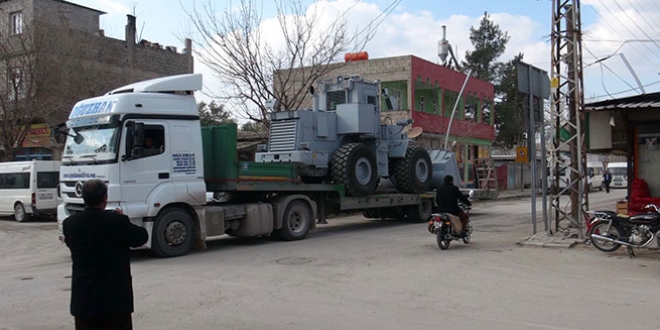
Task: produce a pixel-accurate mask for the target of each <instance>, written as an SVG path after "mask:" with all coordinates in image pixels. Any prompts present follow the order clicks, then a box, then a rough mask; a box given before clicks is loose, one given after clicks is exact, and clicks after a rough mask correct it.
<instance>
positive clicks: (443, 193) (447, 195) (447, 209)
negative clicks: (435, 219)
mask: <svg viewBox="0 0 660 330" xmlns="http://www.w3.org/2000/svg"><path fill="white" fill-rule="evenodd" d="M435 199H436V202H437V203H438V212H441V213H450V214H453V215H458V214H459V213H461V209H460V208H459V207H458V201H459V200H460V201H461V202H463V203H465V204H466V205H467V206H470V205H472V203H470V200H468V199H467V197H465V195H463V194H462V193H461V191H460V190H459V189H458V187H456V186H454V185H452V184H443V185H442V186H441V187H440V189H438V193H437V195H436V196H435Z"/></svg>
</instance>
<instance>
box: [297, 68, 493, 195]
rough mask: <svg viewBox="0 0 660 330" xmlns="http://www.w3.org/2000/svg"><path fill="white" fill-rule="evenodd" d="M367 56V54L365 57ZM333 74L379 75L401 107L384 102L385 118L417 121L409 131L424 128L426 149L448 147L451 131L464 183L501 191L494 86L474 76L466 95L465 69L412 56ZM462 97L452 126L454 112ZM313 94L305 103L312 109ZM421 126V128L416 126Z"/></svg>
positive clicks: (421, 137) (420, 141) (368, 77)
mask: <svg viewBox="0 0 660 330" xmlns="http://www.w3.org/2000/svg"><path fill="white" fill-rule="evenodd" d="M363 57H366V56H363ZM332 66H333V70H332V72H331V73H330V74H329V77H328V78H334V77H337V76H352V75H359V76H361V77H363V78H364V79H365V80H367V81H372V80H379V81H380V82H381V84H382V88H383V89H387V90H388V93H389V95H390V96H391V98H393V99H394V100H396V102H394V104H396V108H394V109H392V110H386V109H387V107H386V105H385V104H383V105H382V107H381V108H382V109H383V112H382V114H381V116H382V122H386V123H388V124H390V123H396V122H397V121H398V120H402V119H412V120H413V121H414V122H413V124H412V125H411V126H409V127H407V129H408V130H411V129H412V128H417V127H419V128H420V129H422V133H421V135H419V136H418V137H416V138H415V140H416V141H417V143H418V144H419V145H422V146H424V147H426V148H443V146H444V144H445V139H446V134H447V130H449V141H448V148H449V149H452V150H453V151H454V152H455V153H456V155H457V158H458V162H459V168H460V169H461V171H462V174H463V178H462V179H463V182H464V183H465V185H466V186H467V187H470V188H484V189H486V190H489V189H490V190H494V191H497V181H496V178H495V175H496V174H495V170H494V168H493V163H492V159H491V157H490V155H491V146H492V144H493V141H494V140H495V128H494V124H495V122H494V120H495V112H494V108H493V99H494V93H495V92H494V86H493V85H492V84H491V83H489V82H486V81H483V80H480V79H476V78H470V79H469V80H468V82H467V85H466V87H465V90H464V91H463V94H462V95H459V92H460V90H461V86H462V85H463V82H464V81H465V78H466V76H465V74H463V73H460V72H457V71H454V70H452V69H449V68H446V67H444V66H441V65H438V64H435V63H432V62H429V61H427V60H424V59H421V58H418V57H416V56H413V55H407V56H397V57H389V58H378V59H365V60H359V61H349V62H344V63H336V64H332ZM457 99H458V100H459V103H458V107H457V109H456V113H455V115H454V119H453V121H452V124H451V127H450V126H449V122H450V117H451V112H452V109H453V107H454V103H455V102H456V100H457ZM311 104H312V98H311V96H309V97H308V100H306V103H305V104H304V106H305V107H308V108H311ZM417 130H419V129H417Z"/></svg>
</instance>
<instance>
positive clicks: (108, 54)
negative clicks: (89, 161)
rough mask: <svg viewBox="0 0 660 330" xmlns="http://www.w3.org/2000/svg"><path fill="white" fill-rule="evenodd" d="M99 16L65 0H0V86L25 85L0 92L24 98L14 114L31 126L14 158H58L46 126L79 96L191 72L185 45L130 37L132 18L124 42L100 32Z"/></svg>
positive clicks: (188, 43) (58, 119)
mask: <svg viewBox="0 0 660 330" xmlns="http://www.w3.org/2000/svg"><path fill="white" fill-rule="evenodd" d="M103 14H104V12H102V11H99V10H96V9H93V8H88V7H84V6H80V5H77V4H74V3H71V2H68V1H64V0H0V43H2V44H3V45H9V46H10V47H6V49H5V51H4V52H2V49H3V48H5V47H0V61H1V62H2V63H1V64H0V76H1V77H2V80H1V81H20V84H28V85H30V86H23V85H21V86H20V87H21V88H24V89H25V92H24V93H23V92H22V91H21V90H20V88H19V89H18V91H19V92H18V93H16V91H11V90H10V88H9V85H10V84H9V83H8V84H7V85H6V86H5V85H4V84H0V93H3V95H4V96H5V97H6V98H7V99H12V98H13V97H18V98H25V100H26V102H22V103H23V104H24V106H23V108H21V109H20V111H22V112H23V113H24V114H25V121H31V122H33V123H34V122H35V121H36V122H37V125H35V126H32V127H31V128H30V130H29V132H28V135H27V136H26V139H25V141H24V143H23V144H22V146H21V147H22V148H21V149H22V150H21V151H20V152H19V154H18V155H17V156H16V159H33V158H36V159H60V155H59V149H61V145H58V144H57V143H55V142H57V141H53V140H52V139H50V138H49V136H50V130H49V127H52V126H53V125H57V124H60V123H62V122H64V121H65V120H66V118H67V117H68V113H69V111H70V110H71V108H72V107H73V105H74V104H75V102H77V101H79V100H81V99H84V98H89V97H94V96H98V95H101V94H103V93H105V92H107V91H110V90H112V89H114V88H116V87H119V86H122V85H126V84H129V83H132V82H135V81H140V80H146V79H151V78H157V77H162V76H168V75H175V74H184V73H192V72H193V57H192V49H191V47H192V42H191V41H190V40H186V41H185V45H184V47H183V49H181V50H179V49H177V48H176V47H173V46H166V47H165V46H162V45H160V44H158V43H157V42H149V41H147V40H137V33H136V18H135V17H134V16H131V15H127V24H126V31H125V38H124V40H118V39H114V38H110V37H106V36H105V33H104V31H103V30H101V29H99V16H100V15H103ZM26 63H27V64H26ZM18 64H20V65H18ZM14 94H17V95H14ZM23 94H25V95H23ZM28 99H36V100H38V102H27V100H28ZM2 110H5V109H2ZM30 119H34V120H30Z"/></svg>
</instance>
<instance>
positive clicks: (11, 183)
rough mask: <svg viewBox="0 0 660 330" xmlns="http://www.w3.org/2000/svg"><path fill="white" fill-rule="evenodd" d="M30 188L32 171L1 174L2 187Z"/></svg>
mask: <svg viewBox="0 0 660 330" xmlns="http://www.w3.org/2000/svg"><path fill="white" fill-rule="evenodd" d="M28 188H30V173H2V174H0V189H28Z"/></svg>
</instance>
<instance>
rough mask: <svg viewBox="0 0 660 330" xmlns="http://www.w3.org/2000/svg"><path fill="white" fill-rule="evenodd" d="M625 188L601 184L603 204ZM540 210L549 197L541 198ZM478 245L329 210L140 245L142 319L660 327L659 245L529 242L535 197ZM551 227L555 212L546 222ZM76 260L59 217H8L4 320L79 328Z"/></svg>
mask: <svg viewBox="0 0 660 330" xmlns="http://www.w3.org/2000/svg"><path fill="white" fill-rule="evenodd" d="M623 195H624V192H623V191H617V190H615V191H613V192H612V193H611V194H605V193H602V192H598V193H594V194H592V195H591V205H592V209H594V208H603V207H605V206H607V208H609V209H614V205H615V204H614V203H615V201H616V200H617V199H619V198H621V197H622V196H623ZM537 208H538V210H539V211H540V205H539V207H537ZM472 219H473V222H474V226H475V232H474V235H473V240H472V242H471V243H470V244H463V243H462V242H452V245H451V246H450V247H449V249H448V250H446V251H441V250H439V249H438V247H437V245H436V243H435V237H434V236H433V235H431V234H429V233H428V232H427V231H426V225H425V224H409V223H404V222H398V221H374V220H366V219H364V218H362V217H361V216H352V217H346V218H338V219H330V220H329V221H330V224H329V225H324V226H319V228H318V229H317V230H316V231H315V232H313V233H311V234H310V236H309V237H308V238H307V239H305V240H302V241H297V242H280V241H277V240H274V239H238V238H231V237H227V238H225V239H221V240H218V241H214V242H210V243H209V244H208V249H207V250H204V251H194V252H192V253H191V254H189V255H186V256H183V257H179V258H171V259H157V258H155V257H153V256H152V255H151V254H150V253H149V252H148V251H135V253H134V255H133V257H134V259H133V262H132V267H133V282H134V291H135V301H136V302H135V305H136V312H135V313H134V314H133V320H134V326H135V329H432V328H433V329H495V330H497V329H562V330H563V329H599V328H600V329H658V328H659V327H660V326H659V324H660V323H659V322H658V320H657V318H658V317H657V316H656V308H655V307H656V306H658V305H660V294H659V293H660V262H659V261H658V260H660V258H659V257H660V255H659V253H658V250H657V249H646V250H642V251H638V256H637V257H636V258H634V259H630V258H628V257H627V255H626V253H625V250H624V249H621V251H617V252H615V253H612V254H605V253H602V252H600V251H597V250H595V249H593V248H592V247H590V246H585V245H580V246H578V247H575V248H572V249H548V248H531V247H521V246H519V245H518V244H517V243H518V242H520V241H522V240H524V239H525V238H526V237H527V236H530V235H531V234H532V225H531V220H530V219H531V216H530V201H529V199H515V200H504V201H490V202H477V203H476V205H475V207H474V209H473V214H472ZM538 226H539V227H538V228H540V230H543V224H542V223H541V224H539V225H538ZM70 273H71V262H70V257H69V252H68V250H67V249H66V247H65V246H64V245H62V244H60V243H59V242H58V241H57V226H56V224H55V223H54V222H31V223H16V222H13V221H11V220H9V219H2V220H0V297H2V298H0V329H72V328H73V318H72V317H71V316H70V315H69V312H68V308H69V295H70V281H71V280H70V277H69V275H70Z"/></svg>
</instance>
